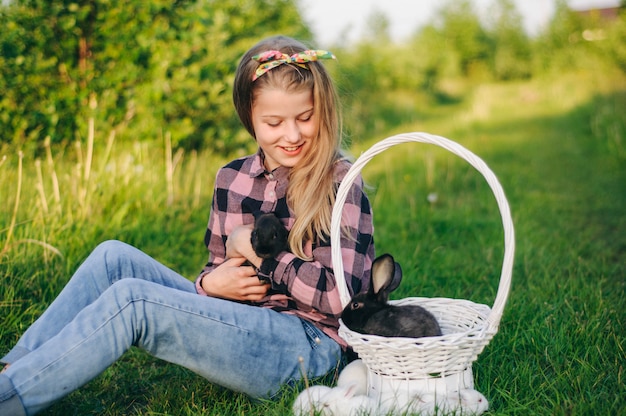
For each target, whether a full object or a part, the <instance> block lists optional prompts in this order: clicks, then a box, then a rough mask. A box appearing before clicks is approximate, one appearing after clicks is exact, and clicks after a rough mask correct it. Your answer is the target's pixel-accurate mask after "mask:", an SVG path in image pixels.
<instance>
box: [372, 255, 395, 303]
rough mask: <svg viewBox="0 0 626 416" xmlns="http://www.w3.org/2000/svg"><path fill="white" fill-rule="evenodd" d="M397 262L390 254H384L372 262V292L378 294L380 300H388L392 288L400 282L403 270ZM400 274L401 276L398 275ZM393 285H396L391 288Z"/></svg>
mask: <svg viewBox="0 0 626 416" xmlns="http://www.w3.org/2000/svg"><path fill="white" fill-rule="evenodd" d="M396 264H397V263H396V262H395V261H394V260H393V257H392V256H391V255H390V254H383V255H382V256H380V257H378V258H376V260H374V263H372V282H371V283H370V293H371V294H374V295H376V298H377V300H378V301H380V302H386V301H387V297H388V296H389V293H390V292H391V290H393V289H395V288H396V287H397V286H398V285H399V284H400V279H401V278H402V270H401V269H400V268H399V267H396ZM398 271H399V273H398ZM398 275H399V277H397V276H398ZM393 285H395V286H394V287H393V289H391V287H392V286H393Z"/></svg>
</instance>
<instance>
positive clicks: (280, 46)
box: [233, 36, 341, 260]
mask: <svg viewBox="0 0 626 416" xmlns="http://www.w3.org/2000/svg"><path fill="white" fill-rule="evenodd" d="M306 49H308V48H307V47H306V46H305V45H304V44H302V43H301V42H298V41H296V40H294V39H292V38H289V37H286V36H274V37H271V38H267V39H264V40H262V41H261V42H259V43H257V44H256V45H255V46H253V47H252V48H251V49H250V50H248V52H246V54H245V55H244V56H243V57H242V59H241V62H240V63H239V66H238V68H237V72H236V74H235V82H234V87H233V102H234V104H235V109H236V110H237V114H238V115H239V118H240V120H241V122H242V123H243V125H244V127H245V128H246V129H247V130H248V132H249V133H250V134H251V135H252V137H255V134H254V128H253V126H252V104H253V102H254V99H255V97H256V94H258V92H259V91H261V90H262V89H264V88H281V89H284V90H285V91H307V90H308V91H311V92H312V94H313V111H314V113H315V114H316V115H317V116H318V117H317V118H318V120H319V129H318V136H317V138H316V139H315V140H313V141H312V142H311V144H312V147H311V148H310V149H309V151H308V152H307V153H306V154H305V155H304V157H303V158H302V160H300V161H299V163H298V164H297V165H296V166H294V167H293V168H292V169H291V170H290V173H289V187H288V188H287V204H288V205H289V207H290V208H291V209H292V210H293V213H294V215H295V222H294V224H293V226H292V228H291V230H290V232H289V246H290V248H291V251H292V252H293V253H294V254H295V255H296V256H298V257H299V258H302V259H305V260H311V258H310V257H309V256H307V255H306V254H305V253H304V243H305V242H306V241H314V239H316V238H317V239H320V240H322V241H325V240H326V239H327V238H329V237H328V236H329V235H330V222H331V212H332V206H333V203H334V202H335V191H336V189H335V181H334V165H335V162H336V161H337V160H338V159H339V158H340V157H341V116H340V114H339V100H338V96H337V92H336V90H335V86H334V84H333V82H332V80H331V78H330V75H329V74H328V72H327V71H326V69H325V68H324V66H323V65H322V64H321V63H320V62H319V61H315V62H309V63H307V64H306V69H304V68H300V67H298V66H296V65H280V66H278V67H276V68H273V69H272V70H270V71H268V72H267V73H265V74H264V75H263V76H261V77H259V78H258V79H256V80H255V81H252V78H253V75H254V72H255V71H256V69H257V68H258V66H259V63H258V62H256V61H255V60H253V59H252V57H253V56H254V55H257V54H259V53H261V52H265V51H268V50H279V51H281V52H282V53H286V54H288V55H292V54H294V53H298V52H302V51H304V50H306Z"/></svg>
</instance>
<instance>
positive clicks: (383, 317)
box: [341, 254, 441, 338]
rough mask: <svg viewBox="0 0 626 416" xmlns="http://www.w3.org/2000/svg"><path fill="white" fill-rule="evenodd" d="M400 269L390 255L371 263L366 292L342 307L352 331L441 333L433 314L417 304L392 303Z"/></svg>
mask: <svg viewBox="0 0 626 416" xmlns="http://www.w3.org/2000/svg"><path fill="white" fill-rule="evenodd" d="M401 279H402V269H401V267H400V265H399V264H398V263H396V262H395V261H394V259H393V257H392V256H391V255H389V254H383V255H381V256H380V257H378V258H376V259H375V260H374V262H373V264H372V271H371V281H370V287H369V289H368V291H367V293H359V294H357V295H355V296H354V297H353V298H352V299H351V300H350V302H349V303H348V304H347V305H346V307H345V308H344V310H343V312H342V314H341V319H342V321H343V322H344V324H345V325H346V326H347V327H348V328H350V329H351V330H352V331H356V332H360V333H362V334H372V335H381V336H385V337H410V338H419V337H433V336H439V335H441V328H440V327H439V323H438V322H437V320H436V319H435V317H434V316H433V315H432V314H431V313H430V312H428V311H427V310H426V309H424V308H423V307H421V306H419V305H402V306H394V305H390V304H389V303H387V300H388V298H389V293H391V292H392V291H393V290H394V289H395V288H397V287H398V285H399V284H400V281H401Z"/></svg>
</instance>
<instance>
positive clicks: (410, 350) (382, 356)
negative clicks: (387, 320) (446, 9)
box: [331, 133, 515, 387]
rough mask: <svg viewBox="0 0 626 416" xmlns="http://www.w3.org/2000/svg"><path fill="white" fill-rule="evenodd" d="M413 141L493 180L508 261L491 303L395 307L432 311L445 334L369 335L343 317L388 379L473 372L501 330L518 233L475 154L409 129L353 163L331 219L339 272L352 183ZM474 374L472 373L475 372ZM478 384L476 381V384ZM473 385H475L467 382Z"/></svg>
mask: <svg viewBox="0 0 626 416" xmlns="http://www.w3.org/2000/svg"><path fill="white" fill-rule="evenodd" d="M409 142H417V143H426V144H433V145H436V146H439V147H442V148H444V149H446V150H448V151H450V152H452V153H454V154H456V155H457V156H459V157H461V158H463V159H464V160H466V161H467V162H468V163H469V164H470V165H472V166H473V167H474V168H475V169H476V170H478V171H479V172H480V173H481V174H482V175H483V176H484V178H485V180H486V181H487V183H488V184H489V186H490V188H491V190H492V192H493V194H494V195H495V198H496V202H497V204H498V207H499V211H500V215H501V217H502V225H503V227H504V259H503V263H502V271H501V275H500V283H499V287H498V291H497V294H496V299H495V301H494V304H493V306H492V307H489V306H487V305H482V304H477V303H474V302H471V301H469V300H463V299H448V298H418V297H414V298H405V299H402V300H398V301H390V303H393V304H396V305H403V304H412V303H416V304H419V305H421V306H423V307H424V308H426V309H427V310H429V311H430V312H431V313H433V315H435V317H436V318H437V320H438V321H439V324H440V326H441V329H442V332H443V335H442V336H438V337H427V338H400V337H381V336H376V335H366V334H361V333H358V332H354V331H351V330H350V329H349V328H348V327H346V326H345V325H344V324H343V322H341V321H340V328H339V335H340V336H341V337H342V338H343V339H345V340H346V342H347V343H348V344H349V345H350V346H351V347H352V348H353V349H354V351H355V352H356V353H358V355H359V357H360V358H361V359H362V360H363V362H364V363H365V364H366V366H367V367H368V369H369V371H370V374H372V373H373V375H374V376H376V377H382V378H384V379H388V380H392V381H393V380H404V381H407V382H411V381H412V380H428V379H431V380H432V379H442V378H445V377H448V376H450V375H457V376H458V375H459V374H462V373H465V374H468V373H469V374H470V375H471V366H472V363H473V362H474V361H475V360H476V359H477V357H478V355H479V354H480V353H481V352H482V351H483V349H484V348H485V346H486V345H487V344H488V343H489V341H490V340H491V339H492V338H493V336H494V335H495V334H496V333H497V331H498V327H499V324H500V318H501V316H502V312H503V309H504V305H505V303H506V300H507V297H508V293H509V288H510V284H511V273H512V269H513V257H514V251H515V237H514V230H513V223H512V220H511V214H510V209H509V205H508V202H507V200H506V198H505V196H504V192H503V190H502V187H501V185H500V183H499V182H498V180H497V178H496V176H495V175H494V173H493V172H492V171H491V170H490V169H489V168H488V167H487V165H486V164H485V163H484V162H483V161H482V160H481V159H480V158H479V157H478V156H476V155H475V154H473V153H472V152H470V151H469V150H467V149H466V148H464V147H463V146H461V145H460V144H458V143H456V142H454V141H451V140H449V139H446V138H444V137H441V136H434V135H431V134H427V133H404V134H399V135H396V136H392V137H389V138H387V139H385V140H382V141H380V142H378V143H376V144H375V145H373V146H372V147H371V148H370V149H368V150H367V151H366V152H364V153H363V154H362V155H361V156H360V157H359V158H358V159H357V160H356V161H355V163H354V164H353V166H352V167H351V168H350V170H349V171H348V173H347V174H346V176H345V178H344V179H343V181H342V183H341V185H340V186H339V189H338V191H337V198H336V203H335V206H334V207H333V213H332V223H331V247H332V261H333V267H334V271H335V276H342V275H343V273H344V270H343V264H342V260H341V258H342V257H341V247H340V243H339V242H340V225H341V216H342V211H343V206H344V204H345V201H346V198H347V194H348V191H349V189H350V186H351V185H352V184H353V182H354V181H355V179H356V178H357V176H358V175H359V173H360V172H361V170H362V169H363V167H364V166H365V165H366V164H367V163H368V162H369V161H370V160H371V159H372V158H373V157H374V156H376V155H377V154H379V153H381V152H383V151H385V150H386V149H388V148H390V147H392V146H395V145H398V144H402V143H409ZM337 286H338V287H339V292H340V294H341V302H342V304H343V306H344V307H345V305H347V304H348V302H349V301H350V293H349V292H348V288H347V286H346V282H345V279H340V278H338V279H337ZM470 378H471V376H470ZM471 383H472V384H473V381H472V382H471ZM468 387H473V386H468Z"/></svg>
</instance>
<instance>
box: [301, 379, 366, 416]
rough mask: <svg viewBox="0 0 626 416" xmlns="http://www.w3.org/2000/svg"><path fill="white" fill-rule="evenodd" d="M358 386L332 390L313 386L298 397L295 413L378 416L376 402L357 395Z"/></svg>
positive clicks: (327, 415) (303, 414)
mask: <svg viewBox="0 0 626 416" xmlns="http://www.w3.org/2000/svg"><path fill="white" fill-rule="evenodd" d="M356 390H357V385H356V384H351V385H348V386H343V387H335V388H332V389H331V388H330V387H326V386H312V387H309V388H308V389H306V390H304V391H303V392H302V393H300V394H299V395H298V397H296V400H295V402H294V404H293V412H294V414H295V415H296V416H308V415H310V414H311V413H312V412H315V411H317V412H319V414H321V415H323V416H361V415H371V416H376V415H377V414H378V413H377V410H378V406H377V404H376V401H375V400H374V399H372V398H371V397H368V396H365V395H355V391H356Z"/></svg>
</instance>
